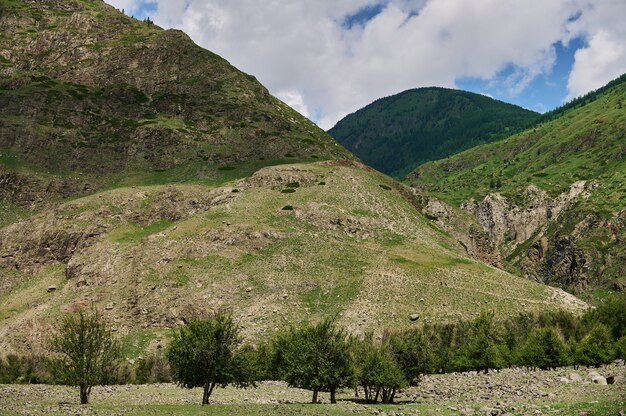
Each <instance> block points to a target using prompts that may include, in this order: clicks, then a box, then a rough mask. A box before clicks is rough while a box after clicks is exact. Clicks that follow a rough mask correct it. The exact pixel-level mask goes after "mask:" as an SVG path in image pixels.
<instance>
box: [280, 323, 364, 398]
mask: <svg viewBox="0 0 626 416" xmlns="http://www.w3.org/2000/svg"><path fill="white" fill-rule="evenodd" d="M346 338H347V334H346V332H345V331H344V330H342V329H339V328H337V327H336V326H335V324H334V321H332V320H330V319H327V320H325V321H323V322H321V323H319V324H317V325H315V326H311V325H308V324H306V325H304V326H303V327H301V328H297V329H291V330H290V331H289V332H287V333H285V334H282V335H280V336H278V337H277V339H276V340H275V343H274V354H275V355H274V357H273V360H272V361H273V363H274V364H275V365H276V366H277V369H276V370H277V373H278V374H279V375H280V377H281V378H283V379H284V380H285V381H287V382H288V383H289V384H290V385H291V386H294V387H299V388H303V389H308V390H313V399H312V402H313V403H317V397H318V393H319V392H320V391H328V392H330V402H331V403H336V398H335V393H336V391H337V389H340V388H342V387H346V386H349V385H351V384H352V378H353V366H352V362H351V357H350V350H349V346H348V342H347V339H346Z"/></svg>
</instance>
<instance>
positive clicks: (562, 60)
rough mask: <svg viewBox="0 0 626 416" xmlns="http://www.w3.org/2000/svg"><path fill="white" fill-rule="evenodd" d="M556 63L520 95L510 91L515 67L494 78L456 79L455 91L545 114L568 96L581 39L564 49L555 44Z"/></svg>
mask: <svg viewBox="0 0 626 416" xmlns="http://www.w3.org/2000/svg"><path fill="white" fill-rule="evenodd" d="M553 46H554V48H555V52H556V62H555V64H554V67H553V68H552V71H551V72H550V73H547V74H542V75H539V76H537V77H536V78H535V79H533V80H532V81H531V82H530V83H529V84H528V85H527V86H526V88H524V89H523V90H522V91H521V92H519V93H517V94H513V93H512V92H511V80H512V79H514V78H515V75H516V74H515V71H516V68H515V67H514V66H513V65H508V66H507V67H506V68H504V69H503V70H501V71H500V72H498V74H496V76H495V77H494V78H493V79H482V78H474V77H464V78H459V79H457V80H456V86H457V88H460V89H462V90H467V91H472V92H476V93H480V94H486V95H489V96H491V97H493V98H495V99H498V100H501V101H505V102H509V103H513V104H516V105H519V106H521V107H524V108H528V109H529V110H534V111H538V112H541V113H544V112H546V111H550V110H552V109H554V108H556V107H559V106H560V105H562V104H563V103H564V102H563V100H564V98H565V97H566V96H567V80H568V77H569V73H570V71H571V70H572V66H573V65H574V54H575V53H576V51H577V50H578V49H580V48H582V47H584V46H585V41H584V39H582V38H576V39H573V40H572V41H570V42H569V44H568V45H567V46H565V45H563V44H562V43H561V42H557V43H555V44H554V45H553Z"/></svg>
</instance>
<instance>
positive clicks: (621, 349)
mask: <svg viewBox="0 0 626 416" xmlns="http://www.w3.org/2000/svg"><path fill="white" fill-rule="evenodd" d="M615 359H617V360H622V361H624V364H626V335H624V336H623V337H621V338H620V339H618V340H617V341H615Z"/></svg>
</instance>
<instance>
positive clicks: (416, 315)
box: [409, 313, 420, 322]
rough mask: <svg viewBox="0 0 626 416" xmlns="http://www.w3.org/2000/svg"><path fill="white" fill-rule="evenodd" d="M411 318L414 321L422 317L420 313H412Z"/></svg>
mask: <svg viewBox="0 0 626 416" xmlns="http://www.w3.org/2000/svg"><path fill="white" fill-rule="evenodd" d="M409 319H410V320H411V321H413V322H415V321H417V320H418V319H420V316H419V314H418V313H412V314H411V315H409Z"/></svg>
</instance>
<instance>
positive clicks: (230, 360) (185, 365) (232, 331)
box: [166, 311, 252, 405]
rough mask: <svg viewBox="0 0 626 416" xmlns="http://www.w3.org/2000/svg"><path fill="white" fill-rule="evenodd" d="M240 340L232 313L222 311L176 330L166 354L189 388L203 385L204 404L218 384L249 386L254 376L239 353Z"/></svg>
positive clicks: (176, 377) (174, 373)
mask: <svg viewBox="0 0 626 416" xmlns="http://www.w3.org/2000/svg"><path fill="white" fill-rule="evenodd" d="M240 342H241V340H240V337H239V333H238V328H237V325H236V324H235V323H234V322H233V319H232V316H231V314H230V313H227V312H224V311H219V312H217V313H215V314H214V315H213V316H211V317H209V318H208V319H194V320H192V321H191V322H189V323H188V324H187V325H185V326H182V327H180V328H179V329H178V330H175V331H174V337H173V339H172V342H171V343H170V346H169V349H168V350H167V353H166V357H167V360H168V362H169V364H170V367H171V370H172V377H173V378H174V380H176V381H177V382H178V383H179V385H181V386H182V387H186V388H194V387H202V388H203V395H202V405H206V404H209V399H210V397H211V394H212V393H213V390H214V389H215V387H216V386H221V387H226V386H227V385H228V384H236V385H238V386H241V387H245V386H248V385H249V384H251V382H252V377H251V375H250V374H249V373H248V371H247V369H246V366H245V360H244V359H243V358H242V355H240V354H238V351H237V347H238V346H239V344H240Z"/></svg>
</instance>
